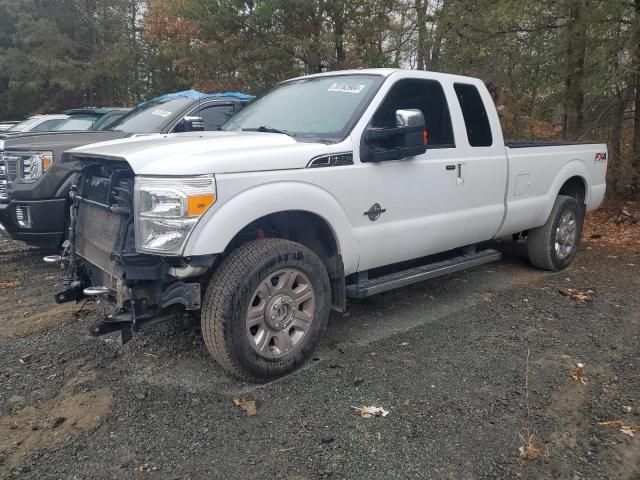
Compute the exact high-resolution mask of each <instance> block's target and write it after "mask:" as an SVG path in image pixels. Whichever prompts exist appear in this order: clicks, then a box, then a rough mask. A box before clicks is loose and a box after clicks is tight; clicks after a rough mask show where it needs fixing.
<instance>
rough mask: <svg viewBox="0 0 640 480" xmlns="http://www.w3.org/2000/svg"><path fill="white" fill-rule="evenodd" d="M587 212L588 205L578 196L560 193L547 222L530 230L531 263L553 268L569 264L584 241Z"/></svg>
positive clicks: (528, 246) (544, 267) (542, 267)
mask: <svg viewBox="0 0 640 480" xmlns="http://www.w3.org/2000/svg"><path fill="white" fill-rule="evenodd" d="M584 213H585V211H584V206H582V205H579V204H578V202H577V200H576V199H575V198H573V197H567V196H565V195H558V197H557V198H556V201H555V203H554V205H553V209H552V210H551V213H550V214H549V218H548V219H547V222H546V223H545V224H544V225H542V226H540V227H537V228H533V229H531V230H529V234H528V236H527V250H528V252H529V260H530V261H531V263H532V264H533V265H534V266H536V267H538V268H540V269H542V270H551V271H553V272H557V271H559V270H563V269H565V268H567V267H568V266H569V265H570V264H571V262H572V261H573V259H574V257H575V256H576V252H577V251H578V246H579V245H580V236H581V234H582V226H583V224H584Z"/></svg>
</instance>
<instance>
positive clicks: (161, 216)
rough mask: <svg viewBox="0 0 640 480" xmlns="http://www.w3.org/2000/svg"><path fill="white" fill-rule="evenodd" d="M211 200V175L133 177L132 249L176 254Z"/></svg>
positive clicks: (212, 190) (214, 185)
mask: <svg viewBox="0 0 640 480" xmlns="http://www.w3.org/2000/svg"><path fill="white" fill-rule="evenodd" d="M215 201H216V184H215V180H214V178H213V175H200V176H194V177H136V180H135V199H134V207H135V232H136V250H137V251H138V252H146V253H154V254H161V255H179V254H180V252H182V248H183V247H184V244H185V242H186V241H187V238H188V237H189V234H190V233H191V231H192V230H193V227H194V226H195V225H196V223H197V222H198V219H199V218H200V217H201V216H202V215H203V214H204V212H206V211H207V209H208V208H209V207H210V206H211V205H213V204H214V203H215Z"/></svg>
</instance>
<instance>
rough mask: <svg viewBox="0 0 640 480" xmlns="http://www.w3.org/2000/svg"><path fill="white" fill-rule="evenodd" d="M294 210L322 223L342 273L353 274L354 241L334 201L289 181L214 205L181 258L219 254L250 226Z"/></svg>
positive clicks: (355, 262) (321, 191)
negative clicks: (334, 245) (332, 240)
mask: <svg viewBox="0 0 640 480" xmlns="http://www.w3.org/2000/svg"><path fill="white" fill-rule="evenodd" d="M282 192H286V195H283V193H282ZM291 199H295V202H292V200H291ZM294 210H295V211H304V212H309V213H313V214H315V215H317V216H319V217H320V218H322V219H324V221H326V222H327V224H328V225H329V227H330V228H331V230H332V232H333V235H334V237H335V239H336V242H337V246H338V252H339V253H340V254H341V255H342V260H343V263H344V270H345V273H346V272H354V271H356V269H357V266H358V248H357V239H356V237H355V236H354V234H353V227H352V226H351V224H350V222H349V220H348V218H347V215H346V212H345V211H344V210H343V208H342V206H341V205H340V203H339V202H338V200H337V199H336V198H335V197H334V196H333V195H332V194H331V193H329V192H328V191H326V190H324V189H322V188H320V187H318V186H316V185H312V184H309V183H302V182H292V181H278V182H272V183H268V184H262V185H258V186H255V187H252V188H249V189H247V190H243V191H242V192H240V193H238V194H236V195H234V196H233V197H231V198H228V199H227V198H225V199H224V201H223V202H221V203H219V204H214V205H213V206H212V207H211V208H210V209H209V210H208V211H207V212H206V213H205V214H204V216H203V217H202V218H201V219H200V221H199V222H198V223H197V224H196V226H195V228H194V230H193V231H192V232H191V235H190V237H189V239H188V241H187V243H186V245H185V248H184V251H183V256H186V257H188V256H196V255H212V254H219V253H222V252H224V251H225V249H226V248H227V246H228V245H229V243H230V242H231V240H232V239H233V238H234V237H235V236H236V235H237V234H238V233H239V232H240V231H241V230H242V229H243V228H244V227H246V226H247V225H249V224H250V223H251V222H253V221H255V220H257V219H259V218H261V217H264V216H267V215H270V214H273V213H278V212H283V211H294ZM347 274H348V273H347Z"/></svg>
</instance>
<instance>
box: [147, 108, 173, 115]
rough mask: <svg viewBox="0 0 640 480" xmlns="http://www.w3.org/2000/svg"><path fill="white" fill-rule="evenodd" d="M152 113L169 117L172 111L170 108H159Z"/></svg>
mask: <svg viewBox="0 0 640 480" xmlns="http://www.w3.org/2000/svg"><path fill="white" fill-rule="evenodd" d="M151 115H158V116H159V117H168V116H169V115H171V112H170V111H168V110H161V109H159V108H158V109H156V110H154V111H153V112H151Z"/></svg>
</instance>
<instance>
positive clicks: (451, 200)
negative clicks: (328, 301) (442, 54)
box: [354, 78, 467, 271]
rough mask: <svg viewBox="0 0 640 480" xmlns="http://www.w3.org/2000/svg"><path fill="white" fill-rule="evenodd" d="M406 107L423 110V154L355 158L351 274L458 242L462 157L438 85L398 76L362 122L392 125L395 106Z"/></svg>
mask: <svg viewBox="0 0 640 480" xmlns="http://www.w3.org/2000/svg"><path fill="white" fill-rule="evenodd" d="M406 109H418V110H420V111H421V112H422V113H423V115H424V118H425V126H426V132H425V135H426V136H427V144H428V147H427V151H426V152H425V153H424V154H421V155H417V156H413V157H409V158H405V159H402V160H392V161H379V162H361V163H360V171H359V172H358V175H357V182H358V183H359V185H358V187H359V188H357V189H354V191H356V192H358V198H357V201H356V203H357V208H358V209H359V211H358V212H355V213H356V214H357V215H355V217H356V225H355V227H356V232H357V236H358V240H359V242H360V262H359V265H358V270H359V271H363V270H368V269H371V268H375V267H378V266H381V265H387V264H391V263H397V262H401V261H404V260H409V259H413V258H419V257H423V256H426V255H430V254H434V253H438V252H442V251H446V250H450V249H452V248H455V247H459V246H463V245H465V244H466V238H465V224H466V217H467V212H466V208H465V207H466V205H465V201H464V197H463V196H461V195H460V193H461V192H460V184H459V175H458V169H459V168H461V167H460V165H464V158H461V153H460V152H459V150H458V149H457V148H456V143H455V139H454V134H453V128H452V122H451V115H450V112H449V106H448V103H447V98H446V95H445V92H444V89H443V87H442V85H441V84H440V82H438V81H436V80H431V79H416V78H405V79H399V80H398V81H396V83H394V84H393V85H392V86H391V88H390V89H389V91H388V92H387V95H386V97H385V99H384V100H383V101H382V103H381V104H380V105H379V107H378V109H377V110H376V112H375V113H374V114H373V116H372V117H371V120H370V121H369V124H368V126H369V127H374V128H384V127H394V126H395V121H396V115H395V112H396V110H406ZM365 132H366V128H365ZM355 141H357V140H356V138H354V142H355ZM358 141H360V139H359V140H358ZM361 141H365V140H364V139H362V140H361ZM376 146H377V147H379V146H380V145H376ZM365 148H366V147H365ZM389 148H392V146H390V147H389ZM360 151H363V145H362V143H361V147H360ZM462 168H463V167H462Z"/></svg>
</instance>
